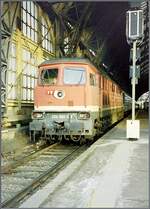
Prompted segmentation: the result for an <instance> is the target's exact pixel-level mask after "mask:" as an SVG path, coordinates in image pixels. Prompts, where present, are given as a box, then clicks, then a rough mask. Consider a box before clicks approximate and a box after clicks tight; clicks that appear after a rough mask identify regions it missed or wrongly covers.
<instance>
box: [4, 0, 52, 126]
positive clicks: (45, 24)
mask: <svg viewBox="0 0 150 209" xmlns="http://www.w3.org/2000/svg"><path fill="white" fill-rule="evenodd" d="M15 7H16V2H13V3H11V9H12V10H15ZM4 9H5V3H4ZM5 21H6V22H7V20H6V19H5ZM14 26H15V27H14V30H13V33H12V34H11V41H10V48H9V54H8V67H7V74H6V113H5V121H4V126H12V125H15V124H17V123H20V124H22V125H23V124H27V123H28V122H29V120H30V118H31V111H32V109H33V102H34V93H33V91H34V87H35V85H36V82H37V74H38V70H37V66H38V64H40V63H41V62H42V61H44V60H46V59H49V58H50V57H54V56H55V53H54V51H55V46H54V43H55V40H54V39H55V37H54V33H53V31H54V30H53V25H52V24H51V22H50V20H49V18H48V16H47V14H46V13H45V12H44V11H43V10H42V9H41V8H40V7H39V6H38V5H37V4H36V3H34V2H32V1H31V2H30V1H29V2H27V1H23V2H19V6H18V10H17V18H16V20H15V22H14Z"/></svg>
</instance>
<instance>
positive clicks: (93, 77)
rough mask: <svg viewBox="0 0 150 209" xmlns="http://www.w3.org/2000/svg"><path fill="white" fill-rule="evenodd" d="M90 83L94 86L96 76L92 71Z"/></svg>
mask: <svg viewBox="0 0 150 209" xmlns="http://www.w3.org/2000/svg"><path fill="white" fill-rule="evenodd" d="M90 85H91V86H96V77H95V75H94V74H92V73H90Z"/></svg>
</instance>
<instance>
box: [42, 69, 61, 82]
mask: <svg viewBox="0 0 150 209" xmlns="http://www.w3.org/2000/svg"><path fill="white" fill-rule="evenodd" d="M40 78H41V84H48V85H54V84H56V83H57V78H58V69H46V70H43V71H42V72H41V77H40Z"/></svg>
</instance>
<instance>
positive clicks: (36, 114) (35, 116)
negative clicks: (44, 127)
mask: <svg viewBox="0 0 150 209" xmlns="http://www.w3.org/2000/svg"><path fill="white" fill-rule="evenodd" d="M40 118H43V112H33V113H32V119H40Z"/></svg>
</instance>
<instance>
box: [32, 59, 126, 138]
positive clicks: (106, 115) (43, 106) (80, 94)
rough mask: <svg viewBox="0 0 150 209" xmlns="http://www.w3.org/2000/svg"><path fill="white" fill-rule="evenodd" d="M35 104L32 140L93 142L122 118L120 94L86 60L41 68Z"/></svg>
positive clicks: (60, 61)
mask: <svg viewBox="0 0 150 209" xmlns="http://www.w3.org/2000/svg"><path fill="white" fill-rule="evenodd" d="M34 101H35V103H34V111H33V112H32V122H31V123H30V134H31V138H32V139H33V140H35V137H36V136H37V135H39V134H40V135H42V136H43V138H44V139H45V140H49V141H60V140H62V139H64V140H72V141H82V140H92V139H93V138H94V137H95V136H96V135H98V134H100V133H102V132H103V131H104V130H105V129H106V128H108V127H109V126H111V125H112V124H113V123H115V122H117V121H118V120H120V119H122V118H123V116H124V98H123V92H122V90H121V89H120V88H119V86H118V85H117V84H116V83H114V82H113V81H112V80H111V79H110V78H109V77H108V76H106V75H105V74H104V73H103V72H102V71H99V70H98V69H96V67H95V66H94V65H92V63H91V62H89V61H88V60H87V59H74V58H73V59H54V60H48V61H44V62H43V63H42V64H40V65H39V76H38V82H37V86H36V87H35V92H34ZM126 111H127V110H126Z"/></svg>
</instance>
